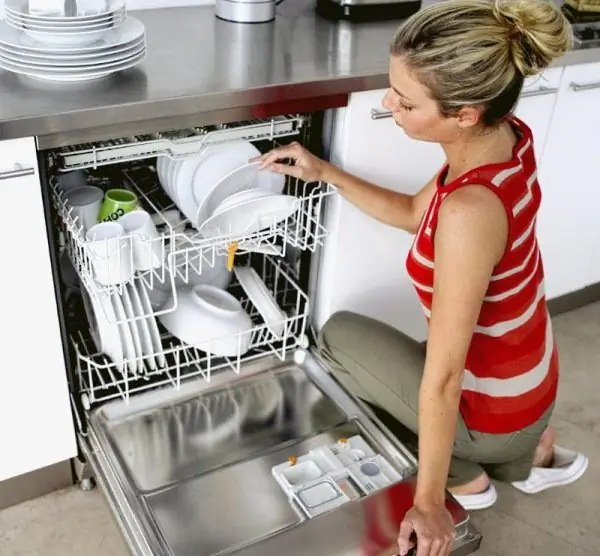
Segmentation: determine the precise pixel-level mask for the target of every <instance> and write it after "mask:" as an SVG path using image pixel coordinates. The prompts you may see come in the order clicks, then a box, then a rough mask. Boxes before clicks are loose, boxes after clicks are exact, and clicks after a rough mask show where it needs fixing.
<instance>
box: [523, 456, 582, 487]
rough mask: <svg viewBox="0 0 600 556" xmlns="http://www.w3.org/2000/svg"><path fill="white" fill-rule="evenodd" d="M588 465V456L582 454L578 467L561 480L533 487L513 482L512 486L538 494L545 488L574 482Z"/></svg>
mask: <svg viewBox="0 0 600 556" xmlns="http://www.w3.org/2000/svg"><path fill="white" fill-rule="evenodd" d="M588 465H589V460H588V458H587V457H585V456H583V459H582V462H581V464H580V466H579V468H577V470H576V471H574V472H573V474H572V475H569V476H568V477H565V478H564V479H562V480H558V481H548V482H546V483H543V484H540V485H538V486H536V487H534V488H527V487H525V486H516V485H515V484H514V483H513V486H514V487H515V488H516V489H517V490H520V491H521V492H524V493H525V494H538V493H539V492H544V491H545V490H548V489H550V488H554V487H559V486H567V485H570V484H572V483H574V482H575V481H578V480H579V479H581V477H583V475H584V473H585V472H586V471H587V468H588Z"/></svg>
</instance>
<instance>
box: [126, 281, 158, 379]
mask: <svg viewBox="0 0 600 556" xmlns="http://www.w3.org/2000/svg"><path fill="white" fill-rule="evenodd" d="M127 288H128V289H129V297H131V301H132V303H133V313H134V315H135V316H136V317H140V316H142V315H143V314H144V308H143V307H142V300H141V298H140V294H139V292H138V289H137V284H135V283H134V284H128V285H127ZM136 322H137V323H138V329H139V331H140V336H141V340H142V354H143V356H144V361H145V363H146V364H147V365H148V367H150V370H151V371H155V370H156V361H155V360H154V347H153V346H152V336H151V335H150V328H149V327H148V322H147V319H146V318H143V319H139V320H137V321H136Z"/></svg>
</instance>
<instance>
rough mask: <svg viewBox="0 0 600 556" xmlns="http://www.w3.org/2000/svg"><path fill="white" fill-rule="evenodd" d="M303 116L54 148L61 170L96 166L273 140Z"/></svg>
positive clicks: (292, 130)
mask: <svg viewBox="0 0 600 556" xmlns="http://www.w3.org/2000/svg"><path fill="white" fill-rule="evenodd" d="M305 122H306V117H305V116H301V115H288V116H276V117H274V118H270V119H268V120H250V121H242V122H236V123H232V124H222V125H218V126H206V127H195V128H192V129H184V130H177V131H172V132H161V133H154V134H151V135H141V136H134V137H124V138H120V139H112V140H109V141H102V142H99V143H94V144H83V145H74V146H70V147H64V148H62V149H61V150H59V151H57V152H56V156H57V160H56V162H57V165H58V167H59V168H60V169H62V170H78V169H85V168H98V167H99V166H107V165H110V164H116V163H119V162H134V161H138V160H144V159H147V158H153V157H156V156H159V155H166V156H168V157H170V158H173V159H179V158H186V157H188V156H191V155H194V154H196V153H198V152H199V151H200V150H201V149H202V148H204V147H206V146H208V145H214V144H217V143H224V142H228V141H236V140H246V141H261V140H266V141H275V140H276V139H281V138H284V137H292V136H294V135H299V134H300V133H301V132H302V129H303V127H304V125H305Z"/></svg>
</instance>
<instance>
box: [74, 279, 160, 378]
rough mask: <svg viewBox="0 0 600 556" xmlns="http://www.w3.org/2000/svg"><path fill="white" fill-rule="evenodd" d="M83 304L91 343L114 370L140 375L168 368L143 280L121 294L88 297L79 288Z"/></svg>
mask: <svg viewBox="0 0 600 556" xmlns="http://www.w3.org/2000/svg"><path fill="white" fill-rule="evenodd" d="M82 296H83V304H84V307H85V312H86V315H87V317H88V321H89V322H90V327H91V332H92V339H93V340H94V343H95V344H96V347H97V348H98V350H99V351H101V352H103V353H105V354H106V355H108V356H109V357H110V358H111V359H112V361H113V363H114V364H115V365H116V367H117V369H119V370H120V371H122V372H125V371H129V372H130V373H131V374H133V375H135V374H142V373H143V372H144V370H145V368H150V370H155V369H156V368H157V367H164V366H166V364H167V361H166V358H165V356H164V353H163V349H162V344H161V339H160V332H159V329H158V325H157V322H156V319H155V318H154V316H153V314H152V305H151V303H150V298H149V296H148V288H147V286H146V284H145V283H144V281H143V280H135V281H133V282H132V283H130V284H127V286H125V287H123V290H122V291H121V293H119V292H113V293H108V292H104V291H99V292H97V295H96V296H94V297H91V296H90V295H89V294H88V293H87V291H86V290H85V288H82Z"/></svg>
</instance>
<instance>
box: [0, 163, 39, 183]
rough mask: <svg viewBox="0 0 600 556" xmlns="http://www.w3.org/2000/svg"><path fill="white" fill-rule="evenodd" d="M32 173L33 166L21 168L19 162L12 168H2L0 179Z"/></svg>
mask: <svg viewBox="0 0 600 556" xmlns="http://www.w3.org/2000/svg"><path fill="white" fill-rule="evenodd" d="M33 174H35V168H23V167H22V166H21V165H20V164H15V166H14V170H4V171H2V172H0V181H4V180H12V179H13V178H22V177H24V176H31V175H33Z"/></svg>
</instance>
